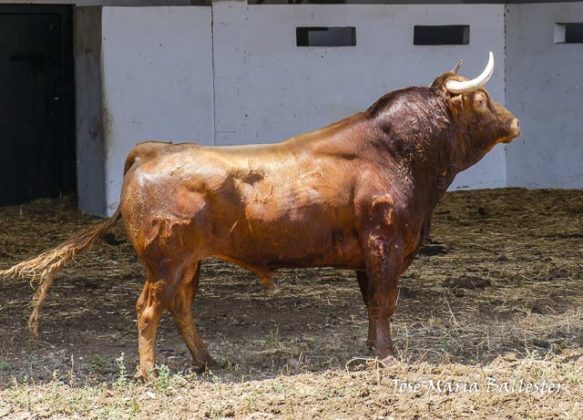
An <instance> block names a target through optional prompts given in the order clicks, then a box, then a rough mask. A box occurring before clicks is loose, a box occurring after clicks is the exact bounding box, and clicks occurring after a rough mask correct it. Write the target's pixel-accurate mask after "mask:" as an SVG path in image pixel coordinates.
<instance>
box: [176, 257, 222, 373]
mask: <svg viewBox="0 0 583 420" xmlns="http://www.w3.org/2000/svg"><path fill="white" fill-rule="evenodd" d="M199 277H200V263H199V262H197V263H196V264H194V265H193V270H187V272H185V275H184V278H183V280H182V282H181V283H180V285H179V286H178V288H177V289H178V290H177V292H176V296H175V297H174V300H173V301H172V302H171V303H170V306H169V309H170V312H171V313H172V317H173V318H174V322H175V323H176V326H177V327H178V330H179V331H180V334H181V335H182V339H183V340H184V342H185V344H186V347H188V350H189V351H190V354H191V355H192V359H193V361H194V364H195V365H196V366H197V367H198V368H201V369H205V368H206V367H208V366H212V365H214V364H215V362H214V360H213V359H212V358H211V357H210V356H209V354H208V351H207V349H206V346H205V345H204V342H203V341H202V339H201V338H200V336H199V335H198V331H197V329H196V324H195V322H194V317H193V315H192V302H193V301H194V298H195V296H196V291H197V289H198V283H199Z"/></svg>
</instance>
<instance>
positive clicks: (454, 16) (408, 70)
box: [213, 1, 506, 188]
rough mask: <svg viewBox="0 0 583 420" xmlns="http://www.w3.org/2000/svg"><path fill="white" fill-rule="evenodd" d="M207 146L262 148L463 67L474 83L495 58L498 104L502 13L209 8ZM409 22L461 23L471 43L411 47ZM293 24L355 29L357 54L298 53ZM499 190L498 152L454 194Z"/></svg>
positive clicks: (468, 8) (442, 8)
mask: <svg viewBox="0 0 583 420" xmlns="http://www.w3.org/2000/svg"><path fill="white" fill-rule="evenodd" d="M213 14H214V16H213V20H214V35H213V36H214V54H215V97H216V103H215V109H216V111H215V118H216V122H215V126H216V133H215V141H216V144H218V145H228V144H248V143H270V142H275V141H279V140H281V139H284V138H287V137H289V136H292V135H295V134H299V133H301V132H304V131H308V130H312V129H315V128H318V127H320V126H322V125H325V124H328V123H331V122H333V121H335V120H337V119H339V118H342V117H344V116H346V115H349V114H351V113H354V112H357V111H360V110H362V109H365V108H367V107H368V106H369V105H370V104H372V103H373V102H374V101H375V100H376V99H377V98H379V97H380V96H382V95H383V94H384V93H386V92H388V91H390V90H393V89H397V88H402V87H407V86H411V85H425V84H429V83H430V82H431V81H432V80H433V78H435V77H436V76H438V75H440V74H441V73H443V72H444V71H446V70H449V69H451V68H452V67H453V65H454V64H455V63H456V62H457V60H458V59H460V58H462V59H463V60H464V67H463V70H462V73H463V74H465V75H468V76H474V75H477V74H478V73H479V72H480V71H481V70H482V69H483V67H484V65H485V64H486V61H487V53H488V51H489V50H492V51H493V52H494V55H495V57H496V60H497V67H496V71H495V74H494V77H493V78H492V80H491V82H490V83H489V91H490V92H491V94H492V95H493V96H494V98H496V99H497V100H498V101H500V102H502V103H504V67H505V66H504V6H503V5H476V4H472V5H342V4H341V5H301V6H294V5H269V6H267V5H264V6H248V5H247V4H246V3H245V2H235V1H221V2H218V3H215V4H214V5H213ZM415 24H425V25H438V24H469V25H471V29H470V32H471V33H470V45H460V46H413V26H414V25H415ZM297 26H355V27H356V40H357V41H356V44H357V45H356V46H355V47H336V48H306V47H301V48H299V47H297V46H296V36H295V30H296V27H297ZM505 184H506V161H505V153H504V149H503V147H502V146H498V147H496V148H495V149H494V151H492V152H491V153H490V154H489V155H488V156H486V158H484V160H483V161H482V162H480V163H479V164H478V165H477V166H475V167H473V168H471V169H469V170H468V171H466V172H464V173H462V174H460V175H458V177H457V178H456V181H455V182H454V185H453V187H454V188H459V187H471V188H491V187H503V186H505Z"/></svg>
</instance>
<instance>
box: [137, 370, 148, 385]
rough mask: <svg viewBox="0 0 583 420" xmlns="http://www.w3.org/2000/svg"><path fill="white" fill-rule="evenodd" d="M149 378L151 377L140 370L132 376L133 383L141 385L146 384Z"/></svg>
mask: <svg viewBox="0 0 583 420" xmlns="http://www.w3.org/2000/svg"><path fill="white" fill-rule="evenodd" d="M150 377H151V375H148V374H147V373H145V372H142V371H141V370H138V371H137V372H136V374H135V375H134V381H135V382H138V383H141V384H143V383H146V382H148V380H149V379H150Z"/></svg>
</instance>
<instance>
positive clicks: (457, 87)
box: [445, 51, 494, 93]
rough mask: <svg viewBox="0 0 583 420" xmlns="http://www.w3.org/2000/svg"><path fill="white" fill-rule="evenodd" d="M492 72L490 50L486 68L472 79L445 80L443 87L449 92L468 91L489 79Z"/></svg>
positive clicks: (492, 65) (480, 85)
mask: <svg viewBox="0 0 583 420" xmlns="http://www.w3.org/2000/svg"><path fill="white" fill-rule="evenodd" d="M492 73H494V54H492V51H490V55H489V56H488V64H486V68H485V69H484V71H483V72H482V74H480V75H479V76H478V77H476V78H475V79H472V80H466V81H463V82H461V81H459V80H448V81H446V82H445V88H446V89H447V90H448V91H450V92H451V93H470V92H473V91H475V90H477V89H479V88H481V87H482V86H484V85H485V84H486V83H488V80H490V77H492Z"/></svg>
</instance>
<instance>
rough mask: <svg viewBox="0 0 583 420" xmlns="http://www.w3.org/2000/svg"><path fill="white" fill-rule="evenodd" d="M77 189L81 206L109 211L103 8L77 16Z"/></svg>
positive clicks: (85, 208)
mask: <svg viewBox="0 0 583 420" xmlns="http://www.w3.org/2000/svg"><path fill="white" fill-rule="evenodd" d="M74 31H75V35H74V38H75V91H76V92H79V94H77V95H76V105H75V108H76V112H75V113H76V119H77V121H76V139H77V148H76V149H77V150H76V152H77V191H78V192H79V194H78V196H79V198H78V199H79V208H80V209H82V210H83V211H87V212H90V213H94V214H105V213H106V208H107V204H106V199H105V141H104V137H103V118H102V101H101V90H102V85H101V39H102V36H101V8H100V7H85V8H83V9H79V10H78V11H77V13H76V18H75V26H74Z"/></svg>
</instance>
